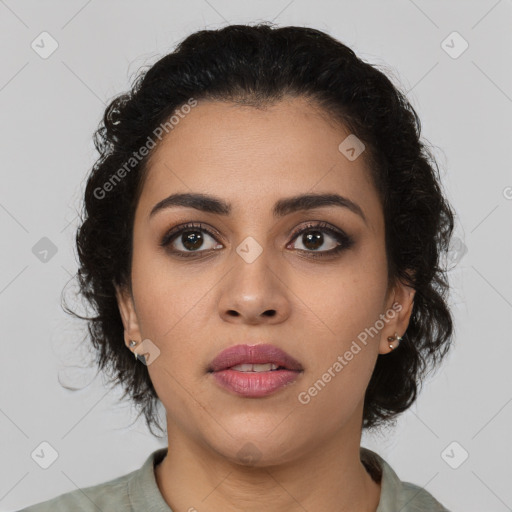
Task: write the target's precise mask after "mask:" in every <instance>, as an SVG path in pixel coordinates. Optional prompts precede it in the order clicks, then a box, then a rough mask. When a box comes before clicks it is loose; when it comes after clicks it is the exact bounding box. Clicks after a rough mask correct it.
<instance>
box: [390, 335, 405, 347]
mask: <svg viewBox="0 0 512 512" xmlns="http://www.w3.org/2000/svg"><path fill="white" fill-rule="evenodd" d="M395 340H398V343H400V342H401V341H402V340H403V338H402V337H401V336H398V333H396V332H395V335H394V336H388V341H391V342H393V341H395ZM397 347H398V344H397ZM389 348H390V349H391V350H394V349H395V348H396V347H394V346H393V345H392V344H391V343H390V344H389Z"/></svg>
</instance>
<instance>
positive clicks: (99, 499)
mask: <svg viewBox="0 0 512 512" xmlns="http://www.w3.org/2000/svg"><path fill="white" fill-rule="evenodd" d="M132 475H133V472H132V473H128V474H127V475H123V476H121V477H118V478H115V479H113V480H109V481H108V482H104V483H101V484H97V485H92V486H89V487H84V488H82V489H76V490H74V491H70V492H67V493H64V494H61V495H60V496H57V497H55V498H52V499H50V500H47V501H43V502H41V503H37V504H35V505H31V506H29V507H27V508H24V509H23V510H20V511H19V512H70V511H73V512H74V511H76V512H79V511H80V512H98V510H131V505H130V500H129V495H128V481H129V480H130V478H131V477H132Z"/></svg>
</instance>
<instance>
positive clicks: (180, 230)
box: [160, 224, 223, 256]
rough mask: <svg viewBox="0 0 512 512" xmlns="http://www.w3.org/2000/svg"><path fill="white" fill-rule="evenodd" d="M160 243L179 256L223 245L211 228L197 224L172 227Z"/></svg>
mask: <svg viewBox="0 0 512 512" xmlns="http://www.w3.org/2000/svg"><path fill="white" fill-rule="evenodd" d="M160 245H161V246H162V247H166V248H167V249H168V250H169V251H170V252H171V253H175V254H176V255H178V256H188V255H189V254H190V255H193V254H194V253H202V252H207V251H210V250H216V249H220V248H222V247H223V246H222V245H221V244H218V242H217V240H216V238H215V235H214V234H213V233H212V232H211V231H210V230H208V229H206V228H205V227H203V226H202V225H195V224H187V225H186V226H178V227H177V228H174V229H172V230H171V231H169V232H168V233H167V234H166V235H165V236H164V238H163V239H162V241H161V242H160Z"/></svg>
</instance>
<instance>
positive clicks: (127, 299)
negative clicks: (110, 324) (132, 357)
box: [115, 286, 142, 350]
mask: <svg viewBox="0 0 512 512" xmlns="http://www.w3.org/2000/svg"><path fill="white" fill-rule="evenodd" d="M115 289H116V298H117V305H118V307H119V313H120V314H121V319H122V321H123V326H124V342H125V345H126V346H127V347H128V348H130V350H132V348H131V347H130V340H135V341H136V342H137V343H139V342H140V341H141V340H142V335H141V333H140V328H139V321H138V318H137V313H136V311H135V304H134V302H133V297H132V294H131V292H130V291H129V290H128V289H127V288H126V287H123V288H120V287H118V286H115Z"/></svg>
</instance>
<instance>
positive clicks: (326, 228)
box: [159, 220, 354, 258]
mask: <svg viewBox="0 0 512 512" xmlns="http://www.w3.org/2000/svg"><path fill="white" fill-rule="evenodd" d="M194 229H195V230H197V231H204V232H205V233H207V234H208V235H209V236H211V237H212V238H213V239H214V240H216V241H217V242H219V240H218V238H220V239H221V240H222V239H223V236H222V235H221V234H220V233H219V232H218V231H217V230H216V229H214V228H212V227H210V226H209V225H207V224H204V223H202V222H186V223H183V224H178V225H176V226H174V227H173V228H171V229H170V230H169V231H167V232H166V234H165V235H164V236H163V238H162V240H161V242H160V244H159V245H160V246H161V247H164V248H166V247H167V246H168V245H169V244H170V243H171V242H172V241H173V239H174V238H175V237H176V236H177V235H179V234H180V233H182V232H185V231H187V230H190V231H193V230H194ZM313 229H317V230H319V231H323V232H326V233H328V234H329V235H330V236H331V237H333V238H335V239H336V241H337V242H338V246H337V247H335V248H334V249H329V250H327V251H307V250H304V249H296V250H297V251H299V252H303V253H308V254H310V255H311V256H312V257H317V258H318V257H328V256H333V255H336V254H337V252H341V251H342V250H343V249H349V248H350V247H352V245H353V244H354V239H353V237H352V236H350V235H348V234H347V233H345V232H344V231H343V230H341V229H339V228H337V227H334V226H333V225H331V224H330V223H328V222H325V221H318V220H317V221H307V222H305V223H302V224H301V225H300V226H298V227H297V228H295V229H294V230H293V232H292V233H291V234H290V235H289V237H291V239H290V241H289V242H288V244H287V246H288V245H289V244H290V243H291V242H293V241H295V240H296V239H297V238H298V237H299V236H300V235H301V234H302V233H303V232H305V231H309V230H313ZM212 251H213V249H209V250H202V251H201V250H198V251H180V250H170V252H172V253H174V254H177V255H180V256H183V255H184V254H186V255H190V256H192V255H194V254H201V253H204V254H211V252H212Z"/></svg>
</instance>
